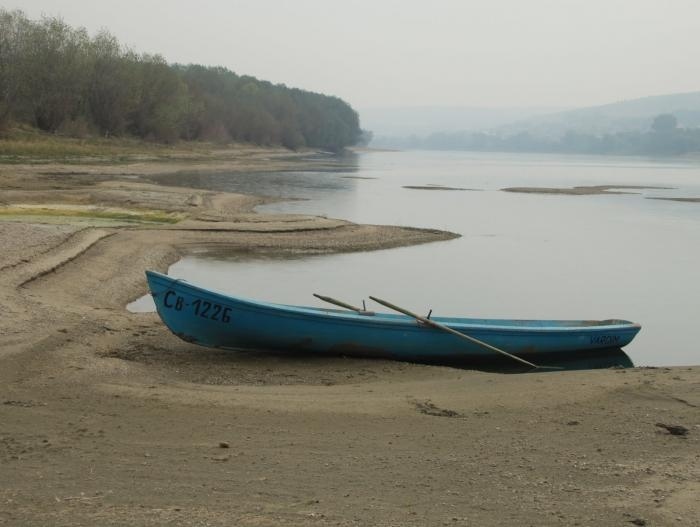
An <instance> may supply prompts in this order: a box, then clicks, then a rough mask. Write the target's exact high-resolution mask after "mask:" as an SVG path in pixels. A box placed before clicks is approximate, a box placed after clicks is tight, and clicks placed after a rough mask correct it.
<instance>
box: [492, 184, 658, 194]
mask: <svg viewBox="0 0 700 527" xmlns="http://www.w3.org/2000/svg"><path fill="white" fill-rule="evenodd" d="M644 189H657V190H672V189H670V187H645V186H635V185H592V186H580V187H570V188H558V187H508V188H503V189H501V190H503V191H504V192H521V193H525V194H564V195H570V196H595V195H600V194H635V192H630V191H632V190H644Z"/></svg>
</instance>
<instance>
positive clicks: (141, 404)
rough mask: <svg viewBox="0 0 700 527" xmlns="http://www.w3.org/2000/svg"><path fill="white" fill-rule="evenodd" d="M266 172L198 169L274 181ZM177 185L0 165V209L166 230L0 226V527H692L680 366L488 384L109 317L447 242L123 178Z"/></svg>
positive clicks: (697, 381) (690, 452)
mask: <svg viewBox="0 0 700 527" xmlns="http://www.w3.org/2000/svg"><path fill="white" fill-rule="evenodd" d="M276 156H278V157H279V158H281V157H282V154H281V153H275V152H267V151H264V150H259V151H257V150H256V151H254V152H252V153H251V152H248V154H247V155H246V156H243V157H242V158H241V159H238V158H236V156H232V157H231V159H229V160H228V161H227V162H226V163H224V164H225V166H221V161H217V162H216V163H212V165H211V166H209V165H207V163H206V162H204V161H198V163H201V166H199V168H198V169H199V170H207V169H211V170H223V169H226V170H262V169H264V168H265V167H269V168H270V169H277V168H278V167H279V166H281V165H284V164H285V163H291V162H292V161H288V160H285V159H278V157H276ZM251 159H254V161H251ZM270 159H272V161H270ZM178 169H180V167H179V165H178V164H177V163H175V164H173V162H169V163H161V164H160V165H158V166H156V165H155V164H148V163H145V164H143V165H139V164H121V165H119V166H116V165H115V166H104V165H100V166H98V165H95V166H90V165H85V166H83V165H81V166H80V167H76V166H71V165H66V166H62V165H52V166H51V167H47V166H46V165H37V166H31V165H4V166H0V187H2V189H3V192H2V195H1V196H0V202H2V203H1V204H3V205H18V204H32V205H38V204H41V205H47V204H53V205H56V204H61V205H64V206H65V207H67V208H68V209H70V207H74V208H77V207H81V206H82V207H87V206H90V207H101V208H113V209H120V210H121V209H127V210H134V211H141V212H147V211H153V210H156V211H160V212H164V213H177V214H180V215H182V216H183V217H184V219H183V220H182V221H180V222H179V223H174V224H171V223H162V224H160V223H145V222H142V221H135V222H133V223H129V222H127V223H126V224H124V223H119V222H118V221H113V222H110V221H108V220H104V219H102V220H100V221H97V220H95V221H92V222H91V220H90V219H89V218H88V219H85V218H82V219H80V221H78V220H77V219H76V221H67V220H66V219H65V218H63V219H61V218H58V219H57V218H55V217H52V218H46V219H45V221H46V222H47V223H37V221H39V220H37V219H36V218H32V219H31V221H29V220H28V219H27V220H24V221H23V220H22V218H21V217H18V218H15V220H16V221H14V222H6V221H0V246H2V248H3V251H2V252H1V253H0V287H1V288H2V292H3V313H2V317H0V339H1V340H0V423H2V425H1V426H0V524H6V525H144V526H145V525H163V524H168V525H222V526H223V525H257V526H259V525H386V526H389V525H415V526H422V525H486V526H488V525H510V524H513V525H538V526H539V525H591V526H593V525H611V526H612V525H618V526H619V525H627V524H630V525H633V524H637V525H642V524H646V525H700V523H699V522H698V518H700V506H699V505H698V500H697V496H698V495H699V494H700V448H699V446H700V445H699V443H700V441H699V438H700V410H699V407H700V395H699V394H700V368H698V367H690V368H653V369H651V368H644V369H630V370H599V371H587V372H557V373H540V374H529V375H502V374H494V373H483V372H476V371H467V370H459V369H453V368H446V367H439V366H427V365H416V364H407V363H401V362H392V361H383V360H369V359H353V358H344V357H309V356H292V355H284V354H272V353H250V352H246V353H243V352H241V353H224V352H220V351H217V350H209V349H203V348H198V347H196V346H193V345H191V344H187V343H185V342H182V341H180V340H178V339H177V338H176V337H174V336H173V335H171V334H170V333H169V332H168V331H167V330H166V329H165V328H164V326H163V325H162V324H161V323H160V321H159V320H158V318H157V316H156V315H155V314H134V313H129V312H127V311H126V310H125V309H124V306H125V304H126V303H127V302H129V301H131V300H133V299H135V298H137V297H138V296H140V295H141V294H143V293H144V292H145V291H146V284H145V279H144V276H143V270H144V269H148V268H152V269H157V270H161V271H165V270H166V269H167V267H168V265H169V264H170V263H172V262H174V261H176V260H177V259H178V258H179V257H180V256H181V255H183V254H186V253H188V252H190V251H193V250H199V249H201V248H203V247H205V248H206V247H214V248H217V249H221V250H228V249H236V250H248V251H257V250H265V251H276V252H285V251H287V252H291V253H294V254H304V253H313V254H316V253H323V252H339V251H357V250H372V249H379V248H387V247H396V246H401V245H407V244H413V243H425V242H435V241H440V240H447V239H449V238H451V237H452V236H453V235H451V234H450V233H443V232H439V231H434V230H421V229H406V228H398V227H382V226H363V225H355V224H352V223H348V222H345V221H340V220H334V219H328V218H317V217H310V216H295V215H267V214H266V215H261V214H255V213H253V212H252V208H253V207H254V206H255V205H256V204H259V203H262V202H264V200H263V199H262V198H256V197H252V196H242V195H236V194H228V193H219V192H209V191H201V190H193V189H185V188H174V187H166V186H160V185H158V186H156V185H150V184H145V183H141V182H139V181H138V180H137V179H134V176H136V175H138V174H142V173H143V174H152V173H164V172H166V173H167V172H168V171H175V170H178ZM125 174H128V175H129V177H128V178H126V177H125ZM81 210H82V209H81ZM657 423H663V424H672V425H683V426H685V427H686V428H687V429H688V430H689V432H688V433H687V435H685V436H676V435H672V434H670V433H669V431H668V430H667V429H665V428H662V427H659V426H657ZM630 522H636V523H630ZM642 522H644V523H642Z"/></svg>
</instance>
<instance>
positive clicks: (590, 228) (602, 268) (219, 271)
mask: <svg viewBox="0 0 700 527" xmlns="http://www.w3.org/2000/svg"><path fill="white" fill-rule="evenodd" d="M163 182H166V181H163ZM167 184H180V185H185V186H194V187H200V188H210V189H216V190H228V191H232V192H246V193H252V194H258V195H266V196H274V197H285V198H300V199H299V200H294V201H283V202H278V203H273V204H269V205H265V206H261V207H259V208H258V210H259V211H261V212H284V213H300V214H315V215H327V216H329V217H335V218H343V219H348V220H351V221H354V222H358V223H376V224H394V225H405V226H413V227H431V228H438V229H444V230H449V231H453V232H457V233H459V234H460V235H461V237H460V238H459V239H455V240H451V241H447V242H438V243H431V244H427V245H421V246H414V247H405V248H400V249H391V250H384V251H373V252H365V253H352V254H339V255H323V256H304V257H300V258H297V259H294V258H289V257H286V258H284V259H280V258H279V257H276V256H275V255H257V256H251V255H250V254H248V255H236V254H232V255H225V256H222V255H216V256H213V255H206V254H201V255H192V256H188V257H186V258H183V259H182V260H181V261H179V262H177V263H176V264H174V265H173V266H172V267H171V268H170V270H169V273H170V274H171V275H174V276H177V277H180V278H185V279H187V280H190V281H192V282H195V283H198V284H200V285H203V286H208V287H212V288H216V289H218V290H222V291H227V292H230V293H233V294H237V295H241V296H247V297H251V298H258V299H262V300H268V301H273V302H280V303H288V304H305V305H317V303H318V301H316V300H315V299H314V298H313V297H312V296H311V293H313V292H317V293H323V294H327V295H330V296H333V297H336V298H341V299H344V300H346V301H348V302H350V303H354V304H358V303H361V301H362V299H363V298H367V295H370V294H372V295H375V296H378V297H382V298H386V299H388V300H391V301H392V302H394V303H397V304H400V305H404V306H406V307H408V308H409V309H412V310H414V311H417V312H423V313H427V312H428V311H429V310H430V309H432V310H433V313H434V314H435V315H457V316H469V317H471V316H473V317H493V318H561V319H579V318H581V319H607V318H623V319H627V320H632V321H635V322H639V323H641V324H642V331H641V332H640V334H639V335H638V336H637V338H636V339H635V341H633V342H632V344H631V345H629V346H628V347H627V348H625V351H626V352H627V353H628V354H629V356H630V357H631V358H632V360H633V361H634V363H635V364H636V365H669V366H670V365H688V364H698V363H700V346H698V344H697V339H696V337H695V334H694V330H693V327H694V324H695V323H697V322H698V321H700V279H699V278H700V271H699V270H700V203H689V202H677V201H666V200H658V199H649V198H698V197H700V163H698V162H693V161H677V160H669V159H657V160H655V159H641V158H625V157H622V158H621V157H602V156H596V157H588V156H586V157H583V156H560V155H534V154H493V153H488V154H486V153H484V154H482V153H469V152H420V151H411V152H366V153H360V154H355V155H350V156H348V157H345V158H343V159H342V160H339V162H338V168H337V170H334V171H333V170H331V171H329V170H324V171H319V172H313V171H311V172H304V171H297V172H286V173H258V174H215V175H211V174H209V175H207V174H180V175H177V176H175V177H173V176H170V177H168V179H167ZM438 185H441V186H443V187H451V188H458V189H465V190H438V189H435V190H427V189H411V188H405V187H408V186H417V187H431V186H432V187H433V188H435V186H438ZM593 185H632V186H645V187H667V188H647V189H639V190H632V189H620V190H617V191H615V190H614V189H613V192H626V193H609V194H600V195H559V194H532V193H527V194H526V193H514V192H504V191H502V190H501V189H503V188H507V187H557V188H560V187H573V186H593ZM145 305H146V304H145V303H144V301H141V302H140V303H137V304H136V305H135V306H132V307H134V308H135V309H137V310H138V309H144V306H145ZM375 307H376V306H372V308H373V309H374V308H375ZM145 309H148V307H147V306H146V307H145Z"/></svg>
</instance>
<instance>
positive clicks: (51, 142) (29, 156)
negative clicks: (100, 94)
mask: <svg viewBox="0 0 700 527" xmlns="http://www.w3.org/2000/svg"><path fill="white" fill-rule="evenodd" d="M212 147H213V145H210V144H207V143H198V142H181V143H177V144H175V145H165V144H161V143H152V142H148V141H143V140H140V139H133V138H103V137H86V138H75V137H66V136H61V135H58V134H47V133H44V132H39V131H37V130H34V129H31V128H27V127H17V128H12V129H10V130H7V131H5V132H4V133H3V135H2V136H0V163H47V162H56V161H61V162H64V163H86V162H89V163H100V162H105V163H119V162H129V161H134V160H143V161H148V160H154V161H157V160H163V159H172V158H185V159H186V158H188V157H193V158H199V157H202V156H204V155H207V154H208V153H209V152H211V150H212Z"/></svg>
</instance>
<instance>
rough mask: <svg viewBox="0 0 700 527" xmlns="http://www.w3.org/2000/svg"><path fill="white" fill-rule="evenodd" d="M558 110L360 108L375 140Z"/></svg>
mask: <svg viewBox="0 0 700 527" xmlns="http://www.w3.org/2000/svg"><path fill="white" fill-rule="evenodd" d="M559 110H561V108H554V107H530V108H527V107H522V108H520V107H513V108H475V107H469V106H402V107H374V108H360V109H359V112H360V118H361V121H362V128H364V129H366V130H371V131H372V132H373V133H374V136H375V137H381V136H392V137H398V136H404V137H405V136H411V135H418V136H424V135H429V134H433V133H436V132H457V131H464V130H469V131H480V130H487V129H492V128H496V127H499V126H503V125H507V124H509V123H512V122H514V121H520V120H523V119H529V118H532V117H535V116H538V115H541V114H544V113H552V112H555V111H559Z"/></svg>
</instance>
